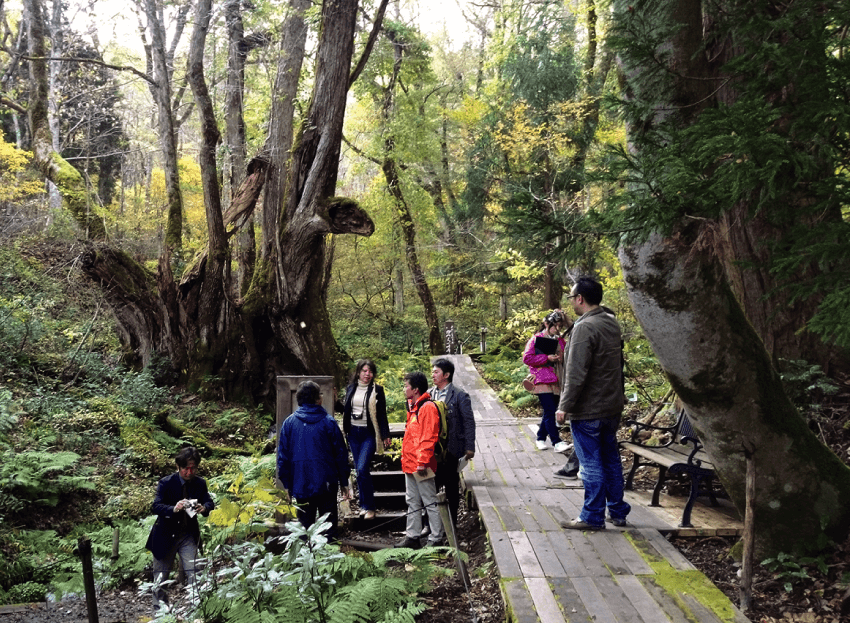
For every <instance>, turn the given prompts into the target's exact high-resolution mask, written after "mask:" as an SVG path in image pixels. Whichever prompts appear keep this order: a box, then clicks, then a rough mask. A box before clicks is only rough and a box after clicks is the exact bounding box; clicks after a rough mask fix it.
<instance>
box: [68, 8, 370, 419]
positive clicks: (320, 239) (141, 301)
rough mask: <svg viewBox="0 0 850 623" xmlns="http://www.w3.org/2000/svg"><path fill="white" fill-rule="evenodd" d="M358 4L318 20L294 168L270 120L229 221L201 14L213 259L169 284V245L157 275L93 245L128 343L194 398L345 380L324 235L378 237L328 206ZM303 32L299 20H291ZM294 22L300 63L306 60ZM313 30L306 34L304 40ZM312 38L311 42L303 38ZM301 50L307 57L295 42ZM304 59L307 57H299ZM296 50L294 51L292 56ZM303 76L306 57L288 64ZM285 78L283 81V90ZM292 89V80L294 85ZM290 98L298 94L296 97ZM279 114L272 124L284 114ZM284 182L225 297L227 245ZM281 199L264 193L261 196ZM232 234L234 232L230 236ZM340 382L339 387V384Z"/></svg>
mask: <svg viewBox="0 0 850 623" xmlns="http://www.w3.org/2000/svg"><path fill="white" fill-rule="evenodd" d="M356 7H357V2H356V0H328V1H326V2H325V5H324V7H323V13H322V29H321V34H320V38H319V44H318V52H317V55H318V58H317V63H316V70H315V74H314V75H315V80H314V89H313V95H312V100H311V104H310V106H309V109H308V110H307V113H306V115H305V119H304V124H303V129H302V131H301V133H300V135H299V137H298V141H297V143H296V146H295V148H294V149H293V150H292V160H291V163H290V164H289V165H287V163H286V160H285V158H283V157H281V158H278V157H277V155H282V156H285V155H286V154H288V153H289V152H290V149H289V146H288V145H284V146H282V147H281V146H280V145H278V144H276V143H275V138H277V137H279V136H280V135H281V134H278V133H275V130H274V127H275V123H277V124H278V126H277V127H278V129H279V130H282V134H283V135H284V136H285V135H286V131H285V128H282V126H286V125H287V124H291V115H290V116H289V117H288V118H286V117H285V116H284V118H281V117H280V116H278V117H277V119H276V120H275V119H273V123H272V127H273V130H272V132H273V134H272V135H271V136H270V139H269V143H268V144H267V149H266V150H265V152H266V153H265V154H263V155H262V156H261V157H258V158H256V159H255V160H254V161H252V162H251V163H250V164H249V165H248V170H247V173H248V176H247V178H246V179H245V181H244V183H243V184H242V185H241V187H240V189H239V190H238V191H237V192H236V194H235V197H234V199H233V201H232V203H231V205H230V208H229V209H228V211H227V212H226V214H224V215H223V216H222V214H221V198H220V196H219V192H218V189H219V186H218V181H217V176H216V163H215V146H216V144H217V142H218V141H219V138H220V137H219V135H218V130H217V129H216V126H215V123H214V121H215V119H214V117H213V115H212V106H211V102H210V99H209V95H208V93H207V89H206V83H205V79H204V75H203V39H204V36H205V33H206V29H207V27H208V16H209V11H210V0H201V2H200V4H199V6H198V16H197V19H196V28H195V32H194V35H193V37H192V44H191V48H190V55H189V68H188V74H189V80H190V83H191V86H192V90H193V93H194V95H195V101H196V104H197V109H198V111H199V114H200V118H201V129H202V139H203V145H202V149H201V153H200V158H201V170H202V173H203V183H204V199H205V207H206V211H207V221H208V224H209V226H210V230H209V246H208V250H207V253H206V254H204V255H203V256H202V257H201V258H200V259H199V260H197V261H196V262H195V263H194V264H193V265H192V266H191V267H190V268H189V269H188V270H187V271H186V273H185V274H184V276H183V279H182V281H181V283H180V284H179V285H177V284H175V283H174V282H173V280H171V279H169V276H170V271H168V270H167V266H168V264H169V262H170V249H169V247H168V246H166V249H165V252H164V253H163V254H162V256H161V258H160V269H159V272H158V274H157V275H156V276H154V275H151V274H150V273H149V272H147V271H145V270H144V269H143V268H142V267H140V266H138V265H136V264H135V263H134V262H132V260H131V259H130V258H129V257H128V256H127V255H126V254H122V253H121V252H118V251H114V250H108V249H103V248H99V247H95V246H92V247H90V248H89V249H88V250H87V252H86V254H85V257H84V267H85V270H86V272H87V273H88V274H89V275H91V276H92V277H93V278H94V279H96V280H97V281H99V282H100V283H101V284H102V285H103V286H104V288H105V289H106V290H107V292H108V296H109V299H110V302H111V303H112V305H113V307H114V308H116V309H117V310H118V311H117V312H116V314H117V315H118V317H119V323H120V324H121V325H122V330H123V331H124V335H123V342H124V343H125V344H126V345H127V346H128V348H130V349H132V350H133V351H134V352H135V353H137V354H138V356H139V358H140V359H142V361H143V363H147V362H148V361H150V358H151V357H152V356H153V353H154V352H157V353H161V354H163V355H166V356H169V357H171V359H172V362H173V364H174V367H175V369H176V370H177V371H179V372H180V373H181V374H182V377H183V380H184V381H187V382H188V383H189V384H190V388H194V387H197V386H198V385H199V384H201V383H204V382H207V380H208V379H209V378H217V379H218V381H217V382H218V384H219V385H220V386H221V389H222V390H223V392H224V394H225V395H227V396H229V397H239V396H246V397H251V398H253V399H255V400H259V401H264V402H266V403H273V401H274V392H275V377H276V376H277V375H279V374H332V375H337V376H338V377H339V376H340V374H341V373H342V371H343V362H342V354H341V353H340V352H339V350H338V348H337V345H336V341H335V339H334V337H333V334H332V332H331V324H330V319H329V317H328V312H327V308H326V291H327V285H328V284H327V278H328V261H329V257H330V256H326V253H325V249H326V239H327V237H328V235H329V234H342V233H355V234H361V235H371V234H372V233H373V232H374V223H373V222H372V221H371V219H369V217H368V215H366V213H365V212H364V211H363V210H362V209H360V207H359V206H358V205H357V204H356V203H355V202H353V201H350V200H347V199H344V198H340V197H333V196H332V193H333V190H334V188H335V185H336V176H337V166H338V161H339V150H340V142H341V139H342V122H343V116H344V112H345V102H346V95H347V85H348V77H349V71H350V63H351V55H352V52H353V36H354V25H355V17H356ZM296 17H297V19H296V22H297V21H298V20H299V19H300V20H301V21H302V22H303V14H301V15H299V16H296ZM302 28H303V29H306V26H303V24H302V25H300V26H299V25H298V24H296V27H295V29H294V30H295V31H297V34H296V36H295V39H296V44H295V52H294V53H295V55H296V56H297V55H299V54H303V38H304V37H302V36H301V29H302ZM304 32H306V30H304ZM304 36H306V35H304ZM299 40H300V46H301V47H300V48H299V44H298V41H299ZM299 50H300V51H299ZM288 52H290V53H291V52H292V50H288ZM290 60H291V64H290V65H288V67H289V68H291V67H292V66H293V65H297V67H300V59H297V63H296V59H290ZM288 79H289V77H288V76H287V80H288ZM293 79H294V80H295V84H297V76H296V77H295V78H293ZM293 94H294V87H293ZM280 110H281V109H280V108H279V107H276V108H275V110H274V112H273V116H274V115H275V114H277V115H279V114H280ZM270 160H273V162H274V163H275V164H277V165H278V166H279V168H278V170H277V173H281V172H285V173H286V178H285V179H286V186H285V193H284V195H282V196H280V195H278V201H277V203H271V205H267V206H266V209H267V210H270V211H271V212H272V213H273V214H275V215H276V218H275V220H274V222H273V228H272V231H271V232H267V236H269V237H270V238H271V240H272V241H273V244H272V245H270V246H269V247H268V248H267V253H268V255H267V257H265V258H263V259H262V260H261V261H260V262H259V264H258V266H257V270H256V271H255V273H254V279H253V281H252V282H251V286H250V288H249V290H248V292H247V294H246V296H245V297H244V298H243V299H233V300H230V299H228V296H227V295H228V287H227V286H228V284H227V278H228V277H227V271H226V264H228V263H229V259H230V258H229V254H228V247H227V239H228V238H229V237H230V236H232V235H233V233H234V232H235V231H237V230H238V228H239V226H240V225H242V224H244V223H245V222H246V220H247V218H248V217H249V216H250V214H251V213H252V211H253V209H254V206H255V205H256V203H257V200H258V198H259V195H260V193H261V192H262V189H263V180H264V179H266V174H267V173H268V171H269V169H271V168H273V166H274V165H273V164H272V162H270ZM270 195H271V196H272V197H273V198H274V196H273V195H274V192H273V191H272V192H271V193H267V195H266V197H269V196H270ZM226 228H227V229H226ZM340 378H341V377H340Z"/></svg>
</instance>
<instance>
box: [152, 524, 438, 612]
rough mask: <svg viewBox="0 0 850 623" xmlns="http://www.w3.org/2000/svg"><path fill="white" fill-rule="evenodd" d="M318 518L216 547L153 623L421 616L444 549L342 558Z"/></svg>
mask: <svg viewBox="0 0 850 623" xmlns="http://www.w3.org/2000/svg"><path fill="white" fill-rule="evenodd" d="M325 519H326V516H325V517H322V518H321V520H320V521H318V522H316V523H315V524H313V525H312V526H311V527H310V528H309V529H307V530H305V529H304V528H303V527H302V526H301V524H300V523H298V522H290V523H288V524H286V529H287V530H288V531H289V533H288V534H287V535H285V536H282V537H275V538H273V539H269V540H268V541H266V543H265V544H263V543H257V542H255V541H246V542H243V543H238V544H234V545H228V544H220V545H218V546H216V547H215V548H214V549H213V551H212V552H211V554H210V556H209V557H208V559H207V560H205V561H204V564H203V568H202V570H201V572H200V573H199V574H198V578H197V582H196V586H195V587H187V592H188V598H187V599H186V600H185V601H184V602H182V603H181V604H178V605H177V606H176V607H174V609H173V610H172V612H171V613H168V612H166V611H165V609H161V610H160V611H159V612H158V613H157V615H156V617H155V618H154V621H158V622H160V623H164V622H166V621H175V620H190V621H191V620H200V621H240V622H245V621H247V622H257V623H261V622H263V621H275V622H276V623H278V622H279V623H286V622H292V623H313V622H315V623H320V622H321V623H324V622H331V621H339V622H342V621H352V622H353V621H364V622H365V621H375V622H381V623H384V622H386V623H390V622H399V623H401V622H404V623H415V616H416V615H417V614H419V613H421V612H423V611H424V609H425V605H424V604H422V603H420V602H419V600H418V599H417V597H418V594H419V593H420V592H422V591H425V590H427V586H428V582H429V581H430V579H431V578H432V577H434V576H435V575H437V574H447V573H452V572H451V571H450V570H445V569H442V568H440V567H437V566H436V565H434V564H433V562H434V561H435V560H436V558H437V557H438V556H439V555H441V554H442V553H443V552H445V551H446V550H445V548H425V549H423V550H417V551H414V550H410V549H385V550H381V551H379V552H374V553H371V554H360V553H356V554H352V555H345V554H342V553H341V552H340V551H339V548H338V547H337V546H334V545H329V544H328V542H327V538H326V537H325V536H324V535H323V534H322V532H324V531H325V530H327V528H328V527H330V524H329V523H328V522H327V521H325ZM280 549H283V551H282V553H280V554H278V555H275V554H274V553H273V551H275V550H278V551H279V550H280ZM155 586H156V585H155V584H153V583H148V584H143V585H142V588H143V589H144V590H153V589H154V588H155Z"/></svg>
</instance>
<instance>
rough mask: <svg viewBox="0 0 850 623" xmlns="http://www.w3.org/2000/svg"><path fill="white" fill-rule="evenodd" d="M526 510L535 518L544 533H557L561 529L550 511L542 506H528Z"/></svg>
mask: <svg viewBox="0 0 850 623" xmlns="http://www.w3.org/2000/svg"><path fill="white" fill-rule="evenodd" d="M526 508H527V509H528V512H530V513H531V514H532V515H533V516H534V520H535V521H536V522H537V525H538V526H540V530H541V531H542V532H557V531H559V530H560V529H561V527H560V526H559V525H558V522H557V521H555V519H554V518H553V517H552V515H551V514H550V513H549V511H547V510H546V509H545V508H544V507H543V506H541V505H540V504H528V505H526Z"/></svg>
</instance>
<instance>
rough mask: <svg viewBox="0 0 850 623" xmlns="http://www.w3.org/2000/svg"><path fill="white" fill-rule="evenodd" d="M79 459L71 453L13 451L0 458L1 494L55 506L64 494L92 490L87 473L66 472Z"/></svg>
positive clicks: (93, 486)
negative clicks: (74, 473) (72, 473)
mask: <svg viewBox="0 0 850 623" xmlns="http://www.w3.org/2000/svg"><path fill="white" fill-rule="evenodd" d="M79 458H80V455H78V454H76V453H74V452H19V453H16V452H12V451H6V452H4V453H3V454H2V455H0V493H4V494H6V495H7V496H11V497H14V498H17V499H18V500H21V501H26V502H31V503H34V504H42V505H46V506H56V505H57V504H58V503H59V497H60V495H61V494H63V493H67V492H70V491H75V490H79V489H94V488H95V485H94V483H93V482H91V481H90V480H89V478H88V474H89V472H90V470H85V473H80V474H78V475H71V474H67V473H65V472H66V470H69V468H71V467H72V466H73V465H74V464H75V463H76V462H77V461H78V460H79Z"/></svg>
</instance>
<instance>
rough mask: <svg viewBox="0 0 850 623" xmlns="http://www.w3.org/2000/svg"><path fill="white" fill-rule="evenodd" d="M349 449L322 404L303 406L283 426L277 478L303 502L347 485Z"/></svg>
mask: <svg viewBox="0 0 850 623" xmlns="http://www.w3.org/2000/svg"><path fill="white" fill-rule="evenodd" d="M350 471H351V470H350V469H349V467H348V450H347V449H346V447H345V440H344V439H343V437H342V432H341V431H340V430H339V425H338V424H337V423H336V420H335V419H334V418H333V417H332V416H331V415H329V414H328V412H327V411H325V409H324V408H323V407H322V406H321V405H302V406H300V407H298V410H297V411H296V412H295V413H293V414H292V415H290V416H289V417H288V418H286V420H284V422H283V426H281V427H280V435H279V438H278V444H277V475H278V478H280V481H281V482H282V483H283V487H284V488H285V489H286V490H287V491H289V493H290V495H292V496H294V497H295V498H297V499H299V500H304V499H307V498H311V497H313V496H316V495H318V494H319V493H321V492H324V491H329V490H331V489H333V490H336V487H337V485H339V486H341V487H347V486H348V476H349V473H350Z"/></svg>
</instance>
